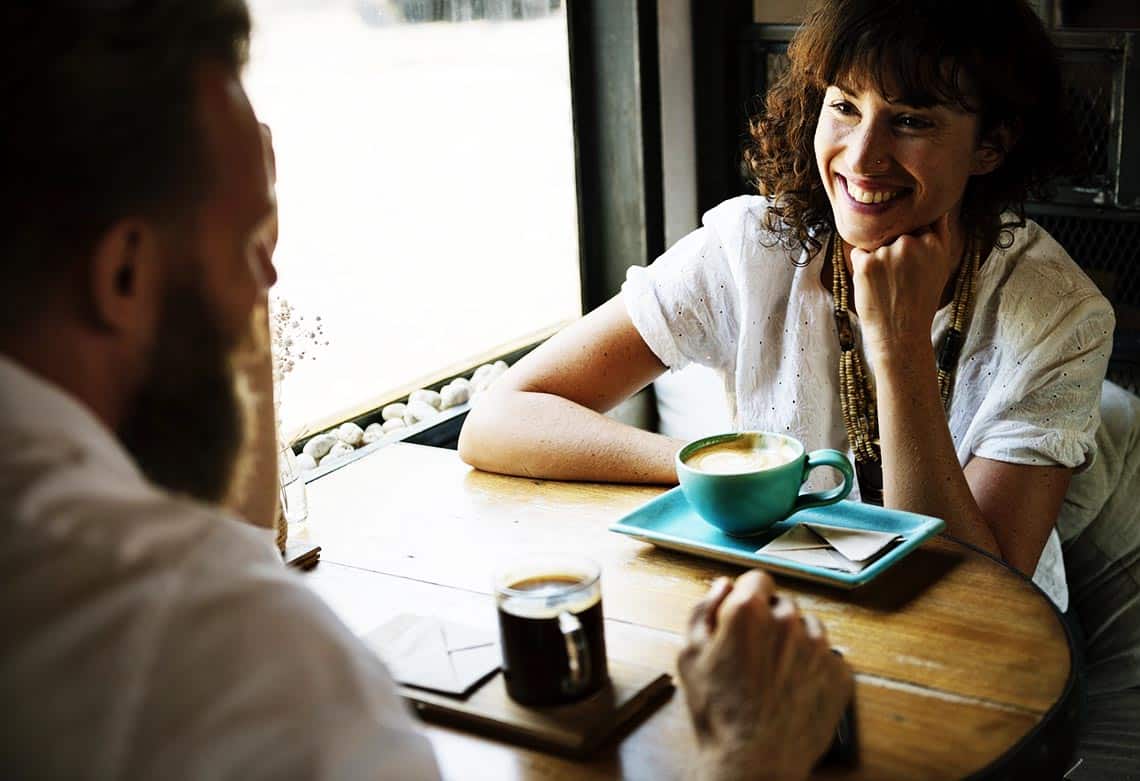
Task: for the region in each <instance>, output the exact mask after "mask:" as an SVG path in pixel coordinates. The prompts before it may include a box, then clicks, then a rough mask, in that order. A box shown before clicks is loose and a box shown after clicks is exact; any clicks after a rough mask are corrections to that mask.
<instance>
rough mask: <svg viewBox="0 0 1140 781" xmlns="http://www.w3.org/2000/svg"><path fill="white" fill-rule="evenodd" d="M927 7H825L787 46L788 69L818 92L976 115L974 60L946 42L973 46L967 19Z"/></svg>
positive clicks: (869, 4)
mask: <svg viewBox="0 0 1140 781" xmlns="http://www.w3.org/2000/svg"><path fill="white" fill-rule="evenodd" d="M931 5H933V4H927V3H923V2H921V1H920V0H916V1H915V2H911V3H904V4H895V3H890V2H875V0H870V2H857V1H856V2H839V3H833V4H832V3H829V4H827V5H825V6H824V7H823V8H821V9H820V10H819V11H817V12H816V13H815V14H814V15H813V16H812V17H811V18H810V19H809V21H808V23H807V24H805V25H804V27H803V28H801V30H800V32H799V33H798V34H797V36H796V39H795V40H794V41H793V42H792V44H791V46H790V47H789V50H788V55H789V57H790V58H791V64H792V67H793V68H796V69H798V70H800V72H802V73H803V74H804V75H805V76H807V78H808V80H809V82H810V83H812V84H813V85H814V86H816V87H818V88H819V89H826V88H827V87H828V86H830V85H835V86H837V87H839V88H840V89H843V90H844V91H846V92H848V93H853V94H854V93H858V92H860V91H862V90H865V89H868V88H871V89H874V90H875V91H876V92H878V93H879V94H880V95H882V96H883V98H884V99H886V100H887V101H889V102H891V103H905V104H907V105H909V106H914V107H916V108H929V107H932V106H939V105H946V106H952V107H956V108H960V109H961V110H963V111H967V112H970V113H978V111H979V108H980V106H979V104H978V103H979V102H978V100H977V97H976V95H975V90H974V85H975V84H976V82H975V80H974V74H973V70H974V68H973V67H971V66H973V65H974V64H975V62H976V61H977V59H978V53H977V52H971V51H968V50H966V49H964V48H963V47H962V46H954V45H952V43H951V42H957V41H970V40H971V37H972V36H971V35H970V34H969V32H968V31H967V30H965V29H963V28H964V26H965V20H964V19H963V18H962V17H964V16H965V15H964V14H948V13H937V12H936V9H934V8H932V7H931ZM941 7H942V8H946V7H947V6H946V5H945V4H943V5H942V6H941ZM932 11H935V12H932ZM955 17H957V18H955Z"/></svg>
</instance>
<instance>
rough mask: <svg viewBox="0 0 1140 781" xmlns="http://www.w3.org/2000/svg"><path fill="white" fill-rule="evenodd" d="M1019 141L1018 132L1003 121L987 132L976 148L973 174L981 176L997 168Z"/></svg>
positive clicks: (972, 168)
mask: <svg viewBox="0 0 1140 781" xmlns="http://www.w3.org/2000/svg"><path fill="white" fill-rule="evenodd" d="M1015 143H1017V133H1016V132H1015V130H1014V129H1013V128H1012V127H1010V126H1009V125H1008V124H1006V123H1004V122H1003V123H1002V124H1000V125H998V126H997V127H995V128H994V129H993V130H991V131H990V132H989V133H987V134H986V135H985V136H984V137H983V138H982V140H981V143H979V144H978V148H977V149H975V150H974V163H973V165H972V166H971V167H970V175H971V176H981V175H984V174H988V173H991V172H992V171H995V170H997V168H998V167H999V166H1001V164H1002V163H1003V162H1005V157H1006V155H1007V154H1008V153H1009V150H1010V149H1012V148H1013V145H1014V144H1015Z"/></svg>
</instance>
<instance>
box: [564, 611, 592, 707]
mask: <svg viewBox="0 0 1140 781" xmlns="http://www.w3.org/2000/svg"><path fill="white" fill-rule="evenodd" d="M558 628H559V629H561V630H562V639H563V640H564V641H565V642H566V660H567V661H568V662H569V668H570V669H569V670H568V671H567V675H566V677H565V678H564V679H563V680H562V691H563V693H564V694H577V693H578V692H579V691H581V690H582V688H583V687H584V686H585V685H586V684H587V683H588V682H589V680H590V672H591V660H590V648H589V646H587V645H586V633H585V632H584V631H583V630H582V623H581V622H580V621H579V620H578V616H576V615H574V614H573V613H570V612H565V613H561V614H559V616H558Z"/></svg>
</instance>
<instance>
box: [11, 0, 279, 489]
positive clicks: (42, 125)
mask: <svg viewBox="0 0 1140 781" xmlns="http://www.w3.org/2000/svg"><path fill="white" fill-rule="evenodd" d="M12 5H17V4H10V5H9V6H6V7H5V8H4V10H3V11H0V15H2V17H3V23H4V29H5V32H6V33H7V35H6V38H7V39H8V41H7V46H6V47H5V50H4V51H3V53H2V54H0V61H2V67H0V100H2V101H3V105H4V106H5V107H6V110H7V114H8V119H7V121H6V122H5V127H4V131H3V133H4V135H5V142H4V144H3V152H2V154H3V158H4V163H5V169H6V179H7V182H6V186H5V188H4V189H3V195H2V196H0V199H2V200H0V276H2V278H3V280H4V282H3V289H4V290H5V292H6V293H7V296H6V297H5V298H6V300H5V306H4V307H3V308H0V353H3V354H6V355H8V356H10V357H13V358H15V359H16V360H17V361H20V362H21V363H23V364H25V365H26V366H28V367H29V368H31V369H32V370H33V371H36V372H37V373H39V374H40V375H42V376H45V377H46V378H48V379H50V380H52V381H54V382H56V383H57V384H59V385H62V386H63V387H64V388H65V389H67V390H68V391H70V392H71V393H73V394H74V395H76V396H78V397H79V398H80V399H81V400H82V401H84V402H85V403H86V404H87V405H88V406H89V407H90V408H91V409H93V410H94V411H95V413H96V414H97V415H98V416H99V417H101V418H102V419H103V420H104V421H105V422H106V423H107V424H108V425H109V426H110V427H111V428H113V429H114V430H115V431H116V432H117V433H118V434H119V436H120V438H121V439H122V440H123V442H124V444H126V445H127V447H128V448H129V449H130V450H131V451H132V452H133V453H134V455H135V456H136V458H137V459H138V461H139V463H140V465H141V466H142V467H143V469H144V471H146V472H147V473H148V474H149V475H150V476H151V477H152V478H153V479H155V480H156V481H157V482H159V483H162V484H164V485H166V486H168V487H170V488H173V489H176V490H184V491H188V492H190V493H192V494H195V495H197V496H200V497H202V498H205V499H219V498H221V496H222V494H224V492H225V490H226V487H227V485H228V481H229V475H230V473H231V471H232V465H233V460H234V457H235V455H236V452H237V450H238V447H239V445H240V442H241V431H242V427H241V411H240V405H239V404H238V402H237V396H236V393H235V390H234V376H233V370H232V367H231V359H232V357H233V354H234V351H235V349H236V348H237V347H238V345H239V344H241V343H243V342H244V341H245V340H246V338H247V337H248V335H249V330H250V329H249V323H250V316H251V313H252V311H253V308H254V306H255V305H256V304H257V302H258V301H260V300H261V298H262V297H263V294H264V291H265V288H266V286H267V285H268V284H270V283H271V282H272V279H273V270H272V266H271V265H270V263H269V257H268V252H267V251H266V248H265V246H264V243H263V241H262V239H263V237H264V232H265V228H266V225H267V222H268V221H269V220H270V219H271V215H272V212H273V200H272V198H273V193H272V186H271V183H270V182H269V179H268V176H267V171H266V166H265V165H264V158H263V151H262V144H261V134H260V129H259V126H258V123H257V120H256V118H255V116H254V114H253V111H252V109H251V108H250V106H249V103H248V101H247V100H246V97H245V93H244V92H243V90H242V88H241V84H240V81H239V72H240V68H241V65H242V63H243V62H244V59H245V56H246V49H247V46H248V39H249V27H250V21H249V14H248V11H247V9H246V7H245V5H244V2H242V0H150V1H149V2H148V1H146V0H128V1H119V2H100V3H71V2H63V1H62V0H61V2H50V1H49V2H42V3H35V4H19V5H20V6H23V7H17V8H13V7H11V6H12Z"/></svg>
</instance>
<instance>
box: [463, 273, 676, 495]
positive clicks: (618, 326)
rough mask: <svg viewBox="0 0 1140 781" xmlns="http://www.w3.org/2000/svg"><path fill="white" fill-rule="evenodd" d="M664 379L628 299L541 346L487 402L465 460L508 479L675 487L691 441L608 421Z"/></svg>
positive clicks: (466, 441) (469, 433)
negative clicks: (678, 463) (676, 461)
mask: <svg viewBox="0 0 1140 781" xmlns="http://www.w3.org/2000/svg"><path fill="white" fill-rule="evenodd" d="M664 371H665V366H664V365H663V364H662V363H661V361H660V360H659V359H658V358H657V356H656V355H654V354H653V351H652V350H650V349H649V347H648V346H647V345H646V344H645V341H644V340H643V339H642V338H641V335H640V334H639V333H638V332H637V329H636V328H634V326H633V323H632V322H631V321H630V319H629V315H628V314H626V309H625V304H624V303H623V301H622V298H621V295H620V294H619V295H617V296H615V297H614V298H613V299H611V300H610V301H608V302H607V303H605V304H603V305H602V306H601V307H599V308H598V309H596V310H595V311H593V312H591V313H590V314H588V315H587V316H585V317H583V318H582V319H581V320H579V321H577V322H576V323H573V324H572V325H570V326H567V327H566V328H565V329H563V330H562V331H561V332H559V333H558V334H556V335H555V336H554V337H552V338H551V339H550V340H549V341H547V342H546V343H545V344H543V345H541V346H540V347H538V348H536V349H535V350H534V351H532V352H531V353H530V354H529V355H527V356H526V357H525V358H523V359H522V360H521V361H519V362H518V363H517V364H515V365H514V366H513V367H511V369H510V370H508V371H507V373H506V374H504V375H503V376H502V377H501V378H500V379H499V380H498V381H497V382H496V383H495V385H494V387H493V388H492V389H491V390H490V391H488V392H487V393H486V394H485V395H483V396H481V397H480V398H479V402H478V404H477V406H475V408H474V409H472V411H471V413H470V414H469V415H468V416H467V421H466V423H465V424H464V426H463V431H462V433H461V434H460V437H459V455H460V457H461V458H462V459H463V460H464V461H466V462H467V463H468V464H471V465H472V466H474V467H476V468H478V469H482V470H485V471H489V472H501V473H504V474H513V475H525V476H528V477H543V478H550V479H559V480H598V481H606V482H620V483H665V484H672V483H675V482H676V481H677V476H676V470H675V469H674V467H673V455H674V453H676V451H677V449H678V448H679V447H680V446H681V444H683V443H682V442H680V441H679V440H674V439H670V438H669V437H665V436H662V435H660V434H655V433H652V432H649V431H643V430H641V429H638V428H635V427H633V426H628V425H625V424H623V423H619V422H618V421H616V420H613V419H611V418H608V417H606V416H605V414H604V413H605V412H607V411H608V410H610V409H613V408H614V407H615V406H617V405H618V404H619V403H621V402H622V401H624V400H626V399H627V398H629V397H630V396H632V395H633V394H634V393H636V392H637V391H639V390H641V389H642V388H644V387H645V386H646V385H648V384H649V383H650V382H652V381H653V380H654V379H655V378H657V377H658V376H660V375H661V374H662V373H663V372H664Z"/></svg>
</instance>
